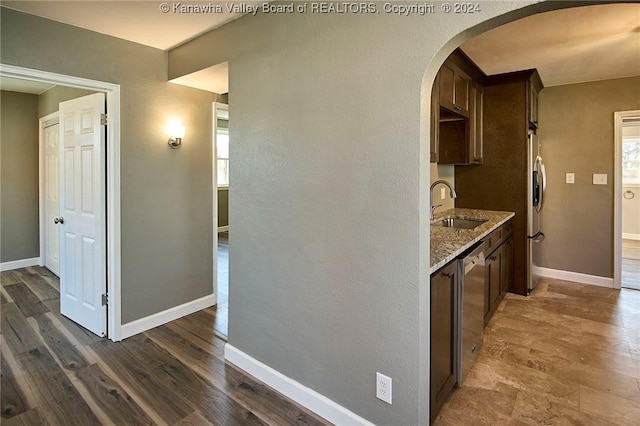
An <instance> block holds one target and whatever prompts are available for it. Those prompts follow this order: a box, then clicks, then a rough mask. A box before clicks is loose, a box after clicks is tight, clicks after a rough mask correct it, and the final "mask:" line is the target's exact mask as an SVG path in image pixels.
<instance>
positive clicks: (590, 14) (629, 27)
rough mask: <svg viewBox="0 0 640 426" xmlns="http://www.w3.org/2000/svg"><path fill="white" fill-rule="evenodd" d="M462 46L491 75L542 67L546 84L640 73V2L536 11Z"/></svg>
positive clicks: (541, 74)
mask: <svg viewBox="0 0 640 426" xmlns="http://www.w3.org/2000/svg"><path fill="white" fill-rule="evenodd" d="M461 48H462V50H463V51H464V52H465V53H466V54H467V55H468V56H469V57H470V58H471V59H472V60H473V61H474V62H475V63H476V64H477V65H478V66H479V67H480V68H481V69H482V70H483V71H484V72H485V74H488V75H491V74H499V73H504V72H510V71H518V70H525V69H530V68H537V69H538V72H539V73H540V77H541V78H542V81H543V83H544V85H545V86H558V85H563V84H571V83H582V82H586V81H597V80H608V79H612V78H620V77H630V76H638V75H640V3H636V4H607V5H593V6H587V7H579V8H571V9H564V10H558V11H554V12H547V13H541V14H537V15H532V16H529V17H527V18H524V19H520V20H518V21H514V22H511V23H509V24H506V25H503V26H501V27H498V28H495V29H493V30H491V31H488V32H486V33H483V34H480V35H479V36H477V37H474V38H472V39H470V40H468V41H467V42H465V43H464V44H463V45H462V46H461Z"/></svg>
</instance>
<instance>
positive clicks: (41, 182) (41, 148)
mask: <svg viewBox="0 0 640 426" xmlns="http://www.w3.org/2000/svg"><path fill="white" fill-rule="evenodd" d="M59 116H60V114H59V112H58V111H56V112H52V113H51V114H49V115H46V116H44V117H42V118H40V119H38V126H39V127H38V163H39V164H38V174H39V176H38V211H39V212H38V219H39V227H40V228H39V229H40V259H39V260H38V265H40V266H45V263H46V260H47V250H46V247H47V246H46V244H47V235H46V232H45V226H46V223H47V218H46V215H45V206H44V203H45V193H44V188H45V184H46V179H45V178H46V176H45V173H44V156H45V145H44V125H45V123H46V122H48V121H51V120H58V124H59V123H60V117H59ZM58 143H59V142H58ZM58 148H60V145H58Z"/></svg>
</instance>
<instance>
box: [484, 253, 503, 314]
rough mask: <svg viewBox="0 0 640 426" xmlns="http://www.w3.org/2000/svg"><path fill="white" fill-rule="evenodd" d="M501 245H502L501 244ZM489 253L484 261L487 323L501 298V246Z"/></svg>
mask: <svg viewBox="0 0 640 426" xmlns="http://www.w3.org/2000/svg"><path fill="white" fill-rule="evenodd" d="M501 247H502V246H501ZM501 247H499V248H498V249H496V250H495V251H494V252H493V253H491V254H490V255H489V256H488V257H487V259H486V262H485V271H486V275H485V277H486V279H485V307H484V314H485V317H484V322H485V324H487V323H488V322H489V320H490V319H491V315H492V314H493V312H494V311H495V309H496V308H497V307H498V304H499V303H500V301H501V300H502V283H501V278H502V248H501Z"/></svg>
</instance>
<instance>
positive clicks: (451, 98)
mask: <svg viewBox="0 0 640 426" xmlns="http://www.w3.org/2000/svg"><path fill="white" fill-rule="evenodd" d="M456 68H457V67H456V66H455V65H453V64H452V63H449V62H445V63H444V64H442V67H440V71H438V77H439V80H440V84H439V86H440V87H439V89H440V98H439V102H440V106H443V107H445V108H447V109H450V110H452V111H453V110H455V108H456V104H455V79H456V71H455V70H456Z"/></svg>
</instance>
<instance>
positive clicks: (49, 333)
mask: <svg viewBox="0 0 640 426" xmlns="http://www.w3.org/2000/svg"><path fill="white" fill-rule="evenodd" d="M0 281H1V284H2V285H1V286H0V296H1V297H0V298H1V302H2V305H1V314H2V315H1V316H2V328H1V329H0V331H1V336H0V342H1V344H0V348H1V354H2V356H1V358H0V360H1V373H2V378H1V390H2V391H1V414H2V419H1V423H2V424H3V425H7V426H10V425H36V424H54V425H97V424H105V425H107V424H108V425H138V424H160V425H169V424H171V425H176V424H177V425H205V424H214V425H247V424H248V425H294V424H295V425H300V424H303V425H304V424H309V425H324V424H327V423H326V422H324V421H323V420H322V419H319V418H318V417H317V416H315V415H313V414H312V413H309V412H307V411H306V410H305V409H303V408H301V407H299V406H297V405H296V404H295V403H293V402H291V401H290V400H288V399H286V398H285V397H283V396H281V395H280V394H278V393H276V392H274V391H272V390H271V389H269V388H267V387H266V386H264V385H261V384H259V383H256V382H255V381H253V380H251V379H250V378H248V377H246V376H244V375H243V374H242V373H241V372H240V371H239V370H236V369H235V368H233V367H231V366H229V365H227V364H225V362H224V343H225V342H224V341H223V340H222V339H220V338H219V337H218V336H217V334H216V332H214V324H217V323H218V322H217V312H216V309H215V308H212V309H206V310H203V311H200V312H197V313H195V314H192V315H188V316H186V317H183V318H181V319H179V320H176V321H173V322H171V323H169V324H166V325H163V326H161V327H157V328H154V329H153V330H150V331H148V332H145V333H142V334H139V335H136V336H133V337H130V338H128V339H126V340H124V341H122V342H118V343H114V342H112V341H110V340H107V339H101V338H99V337H97V336H95V335H93V334H91V333H89V332H87V331H86V330H84V329H83V328H81V327H80V326H78V325H77V324H75V323H74V322H72V321H70V320H68V319H67V318H65V317H64V316H62V315H61V314H60V311H59V304H60V302H59V293H58V289H59V283H58V279H57V277H56V276H55V275H53V274H51V273H50V272H49V271H48V270H47V269H45V268H40V267H33V268H23V269H17V270H14V271H8V272H2V273H1V274H0ZM218 312H219V311H218ZM225 322H226V320H225Z"/></svg>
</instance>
